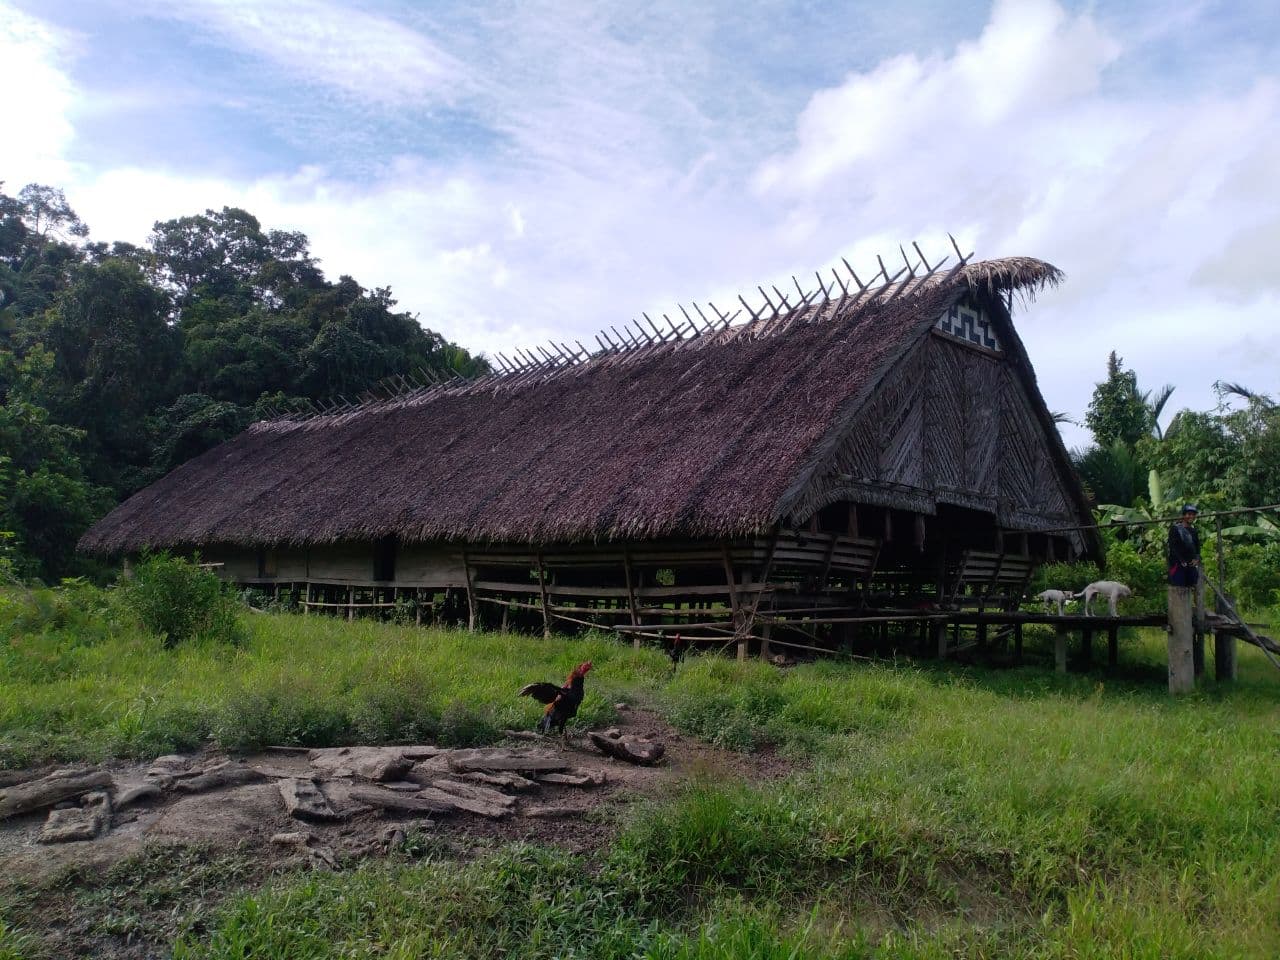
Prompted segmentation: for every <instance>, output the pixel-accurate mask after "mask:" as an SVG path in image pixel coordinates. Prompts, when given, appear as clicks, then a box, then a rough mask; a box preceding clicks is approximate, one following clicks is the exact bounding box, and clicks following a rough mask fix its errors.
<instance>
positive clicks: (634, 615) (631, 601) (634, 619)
mask: <svg viewBox="0 0 1280 960" xmlns="http://www.w3.org/2000/svg"><path fill="white" fill-rule="evenodd" d="M622 572H623V573H624V574H625V575H626V578H627V604H628V605H629V606H630V607H631V625H632V626H633V627H638V626H640V614H639V613H638V612H637V610H636V587H635V582H634V580H633V579H632V575H631V551H630V550H629V549H628V548H626V547H623V548H622ZM631 646H632V648H634V649H636V650H639V649H640V631H639V630H637V631H636V632H635V633H633V634H632V635H631Z"/></svg>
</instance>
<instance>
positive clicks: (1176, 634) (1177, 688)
mask: <svg viewBox="0 0 1280 960" xmlns="http://www.w3.org/2000/svg"><path fill="white" fill-rule="evenodd" d="M1191 597H1192V588H1191V587H1169V692H1170V693H1171V694H1178V693H1189V692H1190V691H1192V690H1194V689H1195V686H1196V680H1195V670H1194V666H1193V664H1192V662H1191V634H1192V622H1191Z"/></svg>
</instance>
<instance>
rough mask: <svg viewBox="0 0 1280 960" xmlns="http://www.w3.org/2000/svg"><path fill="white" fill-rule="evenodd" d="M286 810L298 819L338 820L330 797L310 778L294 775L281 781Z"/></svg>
mask: <svg viewBox="0 0 1280 960" xmlns="http://www.w3.org/2000/svg"><path fill="white" fill-rule="evenodd" d="M280 796H281V798H282V799H283V800H284V809H285V812H286V813H288V814H289V816H291V817H295V818H296V819H298V820H337V819H339V817H338V814H337V813H335V812H334V809H333V806H332V805H331V804H330V803H329V798H328V797H326V796H325V795H324V793H323V792H322V791H321V790H320V788H319V787H318V786H316V785H315V783H313V782H312V781H310V780H304V779H302V778H300V777H294V778H292V779H289V780H281V781H280Z"/></svg>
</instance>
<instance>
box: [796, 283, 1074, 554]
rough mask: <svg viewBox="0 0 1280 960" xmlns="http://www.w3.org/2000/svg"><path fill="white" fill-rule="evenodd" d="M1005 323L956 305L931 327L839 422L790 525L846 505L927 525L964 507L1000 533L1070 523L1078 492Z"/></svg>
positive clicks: (993, 314) (983, 310)
mask: <svg viewBox="0 0 1280 960" xmlns="http://www.w3.org/2000/svg"><path fill="white" fill-rule="evenodd" d="M1002 313H1003V309H995V308H994V307H993V305H979V304H977V303H975V302H972V301H969V300H967V299H960V300H958V301H957V303H956V304H954V305H953V306H952V307H951V308H950V309H949V310H948V311H947V312H945V313H944V314H943V315H942V316H941V317H940V318H938V319H937V320H935V321H934V323H933V324H932V328H931V329H929V330H928V332H927V333H924V335H923V336H922V337H921V338H920V339H919V340H918V342H917V343H916V344H915V346H914V347H913V348H912V349H911V350H910V351H908V352H907V353H906V354H905V355H904V356H902V357H901V358H899V359H898V360H897V361H896V362H895V363H894V364H893V365H892V366H891V368H890V369H888V370H887V371H886V372H885V374H884V376H883V377H882V378H881V379H880V381H879V383H878V385H877V387H876V389H875V390H874V392H873V393H872V394H870V395H869V396H868V397H867V398H866V399H865V401H864V402H863V404H862V406H861V408H860V409H859V410H858V411H857V412H856V414H855V415H854V416H853V417H852V419H850V420H848V421H846V423H845V425H844V426H843V427H842V428H841V429H842V431H843V433H842V435H841V437H840V438H839V439H838V442H837V443H835V444H834V446H833V451H832V453H831V455H830V456H829V457H827V458H826V460H825V462H824V463H823V464H821V465H820V466H819V467H818V469H817V470H815V472H814V473H813V475H812V479H811V481H810V483H809V485H808V488H807V489H806V490H804V491H803V492H802V493H801V494H800V495H799V496H797V497H796V498H795V499H794V500H793V501H792V503H793V506H792V507H791V508H790V518H791V519H792V520H793V521H795V522H802V521H803V520H804V519H806V518H807V516H809V515H811V514H812V513H813V512H815V511H816V510H818V509H820V508H821V507H823V506H825V505H826V504H828V503H833V502H836V501H838V500H845V499H848V500H853V501H857V502H861V503H871V504H880V505H884V506H892V507H898V508H902V509H910V510H915V511H917V512H921V513H926V514H933V513H935V512H936V510H937V506H938V505H939V504H951V505H955V506H960V507H968V508H970V509H976V510H982V511H985V512H988V513H991V514H994V515H995V517H996V520H997V522H998V523H999V524H1000V525H1001V526H1002V527H1006V528H1009V529H1020V530H1045V529H1056V528H1061V527H1069V526H1072V525H1074V524H1076V523H1078V522H1079V521H1080V519H1081V518H1080V516H1079V515H1078V507H1077V506H1076V504H1077V503H1078V502H1079V492H1078V491H1074V495H1073V488H1074V487H1075V485H1076V484H1077V481H1076V479H1075V477H1074V476H1073V475H1072V474H1071V473H1070V472H1069V469H1068V470H1064V469H1063V459H1064V458H1063V457H1062V456H1061V455H1060V454H1059V453H1057V452H1056V451H1055V450H1054V449H1053V445H1054V443H1060V441H1058V440H1057V437H1056V436H1054V437H1052V438H1051V437H1049V436H1048V435H1047V434H1046V430H1045V426H1044V423H1045V419H1046V418H1047V411H1040V410H1038V407H1043V406H1044V401H1043V399H1041V398H1040V397H1039V395H1038V392H1036V394H1035V395H1034V396H1033V395H1032V392H1031V391H1033V390H1034V389H1035V388H1034V384H1031V385H1030V389H1028V384H1027V383H1026V382H1025V380H1024V377H1023V376H1022V375H1021V373H1020V371H1019V365H1020V358H1021V357H1022V356H1024V355H1023V354H1022V347H1021V343H1020V341H1018V339H1017V336H1016V334H1014V333H1013V331H1012V326H1011V324H1008V321H1007V319H1006V318H1005V317H1004V316H1001V314H1002ZM922 332H923V331H922ZM1071 539H1073V540H1076V541H1077V545H1078V547H1080V548H1083V547H1084V540H1083V538H1081V537H1079V536H1078V535H1076V536H1072V537H1071Z"/></svg>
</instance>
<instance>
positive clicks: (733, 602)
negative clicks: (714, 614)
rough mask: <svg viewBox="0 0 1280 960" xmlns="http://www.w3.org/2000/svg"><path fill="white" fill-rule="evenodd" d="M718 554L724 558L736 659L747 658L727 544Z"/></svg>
mask: <svg viewBox="0 0 1280 960" xmlns="http://www.w3.org/2000/svg"><path fill="white" fill-rule="evenodd" d="M720 556H721V557H722V558H723V560H724V578H725V583H726V584H727V585H728V587H729V609H730V610H732V611H733V633H734V636H735V637H736V638H737V640H738V660H739V661H744V660H746V659H747V641H746V637H744V636H743V623H742V606H741V604H739V603H738V584H737V575H736V574H735V573H734V570H733V558H732V557H730V556H729V545H728V544H725V545H724V546H722V547H721V548H720Z"/></svg>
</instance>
